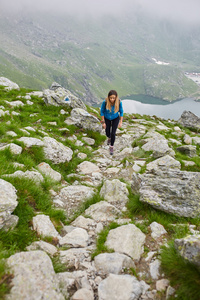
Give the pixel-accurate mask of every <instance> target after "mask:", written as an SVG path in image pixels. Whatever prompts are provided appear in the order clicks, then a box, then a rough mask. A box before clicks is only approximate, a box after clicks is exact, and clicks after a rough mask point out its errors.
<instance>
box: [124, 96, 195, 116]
mask: <svg viewBox="0 0 200 300" xmlns="http://www.w3.org/2000/svg"><path fill="white" fill-rule="evenodd" d="M122 103H123V109H124V112H125V113H130V114H134V113H137V114H140V115H150V116H153V115H155V116H157V117H160V118H163V119H166V120H167V119H171V120H176V121H177V120H178V119H179V118H180V117H181V115H182V113H183V111H184V110H187V111H191V112H192V113H194V114H195V115H197V116H198V117H200V102H197V101H195V100H194V99H193V98H185V99H182V100H176V101H173V102H168V101H164V100H161V99H156V98H153V97H145V96H144V97H143V98H142V97H140V100H131V99H124V100H122Z"/></svg>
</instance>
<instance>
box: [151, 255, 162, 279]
mask: <svg viewBox="0 0 200 300" xmlns="http://www.w3.org/2000/svg"><path fill="white" fill-rule="evenodd" d="M149 266H150V274H151V277H152V278H153V279H154V280H157V279H158V278H159V276H160V272H159V268H160V261H159V260H158V259H156V260H155V261H154V262H152V263H150V265H149Z"/></svg>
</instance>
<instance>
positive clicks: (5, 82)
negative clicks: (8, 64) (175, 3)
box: [0, 77, 19, 91]
mask: <svg viewBox="0 0 200 300" xmlns="http://www.w3.org/2000/svg"><path fill="white" fill-rule="evenodd" d="M0 85H2V86H5V89H6V90H8V91H10V90H13V89H16V90H19V86H18V84H17V83H15V82H13V81H11V80H9V79H8V78H6V77H0Z"/></svg>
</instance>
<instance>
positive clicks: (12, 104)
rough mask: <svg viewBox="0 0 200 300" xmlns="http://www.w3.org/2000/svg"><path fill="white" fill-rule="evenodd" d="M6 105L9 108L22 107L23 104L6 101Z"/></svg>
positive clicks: (17, 101)
mask: <svg viewBox="0 0 200 300" xmlns="http://www.w3.org/2000/svg"><path fill="white" fill-rule="evenodd" d="M5 102H6V103H7V104H9V105H10V106H11V107H19V106H24V103H23V102H22V101H19V100H16V101H6V100H5Z"/></svg>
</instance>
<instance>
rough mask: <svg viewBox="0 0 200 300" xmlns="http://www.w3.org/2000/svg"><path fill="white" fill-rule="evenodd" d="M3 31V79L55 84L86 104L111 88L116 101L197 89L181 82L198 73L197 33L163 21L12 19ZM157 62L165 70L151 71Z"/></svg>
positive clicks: (172, 95)
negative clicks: (188, 73) (186, 75)
mask: <svg viewBox="0 0 200 300" xmlns="http://www.w3.org/2000/svg"><path fill="white" fill-rule="evenodd" d="M0 27H1V28H2V29H3V30H2V32H1V33H0V67H1V69H0V70H1V76H5V77H9V78H10V79H12V80H13V81H16V82H17V83H18V84H20V85H22V86H24V87H27V88H30V87H32V88H36V89H41V88H47V87H48V86H50V85H51V83H52V81H57V82H59V83H60V84H61V85H62V86H65V87H66V88H68V89H70V90H72V91H74V93H76V94H78V95H79V96H81V97H82V99H84V101H85V102H86V103H91V104H95V103H98V102H100V101H101V100H100V99H101V98H102V97H105V95H106V94H107V91H108V90H109V89H111V88H115V89H117V90H118V91H119V94H120V96H121V97H123V96H126V95H128V94H147V95H151V96H154V97H159V98H163V99H166V100H170V101H171V100H175V99H177V98H183V97H187V96H190V95H191V94H196V93H198V90H199V89H198V86H197V85H196V84H195V83H193V82H192V81H191V80H189V79H187V78H184V79H183V77H184V75H183V74H184V71H188V70H194V69H196V70H198V66H199V61H200V60H198V59H199V51H198V49H199V45H200V43H199V41H198V38H197V37H198V31H196V32H195V31H193V36H191V35H190V32H189V31H187V32H186V33H185V34H184V35H182V33H183V32H182V31H181V30H178V29H175V28H176V27H175V26H172V25H170V24H169V23H167V22H163V21H162V22H160V21H155V20H152V19H145V17H144V16H140V15H135V16H132V17H131V16H129V17H127V18H120V19H115V18H112V19H99V20H98V21H96V22H94V21H92V20H87V21H85V20H75V19H74V18H72V17H69V16H67V17H66V16H65V17H56V16H52V15H42V14H41V15H39V14H38V15H32V16H22V15H16V16H15V17H12V18H3V17H2V18H1V20H0ZM194 41H195V43H194ZM197 53H198V55H197ZM154 57H155V58H156V59H157V60H162V61H167V62H169V63H170V67H167V66H158V65H156V64H155V61H153V60H152V58H154ZM165 75H166V76H165ZM155 78H156V83H155ZM169 78H170V81H169ZM171 82H174V83H176V84H175V86H176V88H174V87H172V86H173V83H171ZM155 85H157V87H156V88H155ZM169 85H170V88H169Z"/></svg>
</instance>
